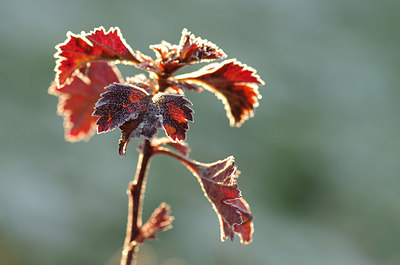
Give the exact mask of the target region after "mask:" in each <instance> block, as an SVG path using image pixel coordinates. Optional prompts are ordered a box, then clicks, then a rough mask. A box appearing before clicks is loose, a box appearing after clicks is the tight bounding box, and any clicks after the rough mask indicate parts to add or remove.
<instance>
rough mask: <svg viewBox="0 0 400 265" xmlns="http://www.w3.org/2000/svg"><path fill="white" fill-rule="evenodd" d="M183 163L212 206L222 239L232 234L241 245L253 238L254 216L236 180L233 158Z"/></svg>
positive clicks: (231, 236)
mask: <svg viewBox="0 0 400 265" xmlns="http://www.w3.org/2000/svg"><path fill="white" fill-rule="evenodd" d="M183 161H184V164H185V165H186V166H187V167H188V168H189V169H190V170H191V171H192V172H193V174H194V175H195V176H196V177H197V178H198V180H199V182H200V185H201V187H202V189H203V191H204V195H205V196H206V197H207V199H208V200H209V201H210V202H211V204H212V205H213V208H214V210H215V212H216V213H217V215H218V218H219V221H220V225H221V240H222V241H225V239H226V238H228V237H229V238H230V239H231V240H233V237H234V235H235V233H237V234H238V235H239V237H240V239H241V240H240V241H241V243H242V244H244V245H245V244H248V243H250V242H251V240H252V234H253V232H254V228H253V222H252V219H253V216H252V215H251V212H250V208H249V206H248V204H247V203H246V201H245V200H244V199H243V198H241V192H240V190H239V188H238V185H237V183H236V178H237V177H238V174H239V172H238V171H237V168H236V166H235V165H234V158H233V157H232V156H231V157H228V158H226V159H224V160H220V161H217V162H215V163H210V164H204V163H199V162H195V161H192V160H188V159H183Z"/></svg>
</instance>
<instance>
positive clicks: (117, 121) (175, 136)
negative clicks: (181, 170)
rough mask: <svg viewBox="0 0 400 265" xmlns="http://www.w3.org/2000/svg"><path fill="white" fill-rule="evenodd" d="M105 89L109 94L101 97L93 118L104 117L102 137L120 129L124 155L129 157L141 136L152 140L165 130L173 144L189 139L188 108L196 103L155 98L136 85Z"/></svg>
mask: <svg viewBox="0 0 400 265" xmlns="http://www.w3.org/2000/svg"><path fill="white" fill-rule="evenodd" d="M143 85H144V84H141V86H143ZM105 89H106V90H108V91H107V92H105V93H103V94H101V98H100V100H99V101H98V102H97V103H96V108H95V109H96V110H95V111H94V113H93V115H94V116H99V117H100V118H99V119H98V121H97V123H96V124H97V125H98V129H97V131H98V132H99V133H100V132H107V131H110V130H113V129H114V128H115V127H117V126H120V129H121V131H122V136H121V140H120V142H119V153H120V154H121V155H124V154H125V151H126V146H127V144H128V143H129V141H130V139H132V138H139V137H140V135H143V136H144V137H145V138H147V139H152V138H153V136H154V135H155V134H157V131H158V128H160V127H161V126H163V127H164V129H165V131H166V133H167V135H168V136H169V137H170V138H171V139H172V140H174V141H176V140H184V139H185V137H186V131H187V130H188V128H189V127H188V121H193V116H192V112H193V110H192V109H190V108H189V107H188V105H191V104H192V103H191V102H190V101H189V100H187V99H186V98H185V97H184V96H182V95H173V94H163V93H158V94H156V95H155V96H152V95H151V94H149V93H148V92H147V91H146V90H145V89H143V88H141V87H139V85H133V84H129V85H123V84H118V83H114V84H112V85H110V86H108V87H106V88H105Z"/></svg>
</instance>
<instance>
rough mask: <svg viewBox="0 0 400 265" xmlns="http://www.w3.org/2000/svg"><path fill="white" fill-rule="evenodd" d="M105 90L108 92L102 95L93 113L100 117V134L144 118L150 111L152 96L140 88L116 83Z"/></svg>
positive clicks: (98, 128)
mask: <svg viewBox="0 0 400 265" xmlns="http://www.w3.org/2000/svg"><path fill="white" fill-rule="evenodd" d="M105 89H106V90H108V91H107V92H104V93H103V94H101V98H100V99H99V100H98V102H97V103H96V108H95V109H96V110H95V111H94V112H93V116H99V117H100V118H98V121H97V122H96V124H97V126H98V127H97V131H98V132H99V133H102V132H107V131H110V130H113V129H114V128H115V127H118V126H121V125H122V124H124V123H125V122H127V121H129V120H131V119H139V118H143V116H144V114H145V113H146V111H147V110H148V105H149V102H150V101H151V95H149V94H148V93H147V92H146V91H145V90H144V89H142V88H140V87H138V86H134V85H123V84H118V83H114V84H112V85H109V86H107V87H105Z"/></svg>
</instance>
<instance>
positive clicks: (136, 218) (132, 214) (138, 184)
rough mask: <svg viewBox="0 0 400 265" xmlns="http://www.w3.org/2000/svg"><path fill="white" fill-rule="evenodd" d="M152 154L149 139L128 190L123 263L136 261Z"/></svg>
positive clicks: (143, 147)
mask: <svg viewBox="0 0 400 265" xmlns="http://www.w3.org/2000/svg"><path fill="white" fill-rule="evenodd" d="M152 155H153V148H152V146H151V143H150V141H149V140H145V141H144V142H143V144H142V146H141V148H140V154H139V159H138V164H137V169H136V175H135V179H134V181H131V182H130V183H129V187H128V190H127V194H128V196H129V209H128V221H127V224H126V237H125V243H124V248H123V250H122V257H121V263H120V264H121V265H133V264H135V261H136V252H137V249H138V244H137V242H136V241H135V238H136V237H137V235H138V234H139V232H140V227H141V226H142V208H143V197H144V195H143V194H144V190H145V187H146V176H147V169H148V167H149V165H150V159H151V156H152Z"/></svg>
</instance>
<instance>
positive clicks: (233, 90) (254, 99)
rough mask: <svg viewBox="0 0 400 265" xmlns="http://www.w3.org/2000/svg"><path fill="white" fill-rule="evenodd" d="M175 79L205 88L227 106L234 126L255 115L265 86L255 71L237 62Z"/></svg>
mask: <svg viewBox="0 0 400 265" xmlns="http://www.w3.org/2000/svg"><path fill="white" fill-rule="evenodd" d="M175 79H177V80H182V81H185V82H188V83H194V84H198V85H201V86H203V87H204V88H205V89H207V90H209V91H211V92H213V93H215V94H216V96H217V97H218V98H219V99H220V100H222V102H223V103H224V105H225V109H226V112H227V116H228V118H229V121H230V124H231V126H240V125H241V124H242V123H243V122H244V121H245V120H247V119H248V118H249V117H252V116H253V115H254V108H256V107H257V106H258V99H259V98H261V95H260V93H259V92H258V86H259V85H262V84H264V82H263V81H262V80H261V78H260V77H259V76H258V75H257V74H256V70H255V69H253V68H251V67H249V66H247V65H245V64H242V63H240V62H238V61H236V60H234V59H233V60H226V61H224V62H222V63H214V64H210V65H207V66H205V67H203V68H201V69H200V70H198V71H195V72H192V73H189V74H184V75H180V76H176V77H175Z"/></svg>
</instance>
